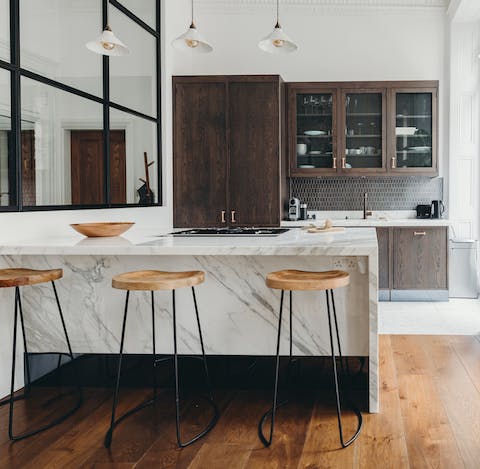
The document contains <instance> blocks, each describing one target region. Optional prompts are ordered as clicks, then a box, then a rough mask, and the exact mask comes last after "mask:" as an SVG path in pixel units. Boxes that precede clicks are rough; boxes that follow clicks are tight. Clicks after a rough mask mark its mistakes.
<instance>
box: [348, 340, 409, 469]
mask: <svg viewBox="0 0 480 469" xmlns="http://www.w3.org/2000/svg"><path fill="white" fill-rule="evenodd" d="M379 357H380V370H381V373H380V413H379V414H364V415H363V422H364V423H363V429H362V433H361V435H360V438H359V439H358V442H357V444H358V460H357V463H356V467H358V468H367V467H382V468H383V469H408V468H409V467H410V465H409V461H408V451H407V443H406V440H405V433H404V431H405V430H404V427H403V421H402V414H401V409H400V397H399V394H398V383H397V373H396V370H395V363H394V360H393V352H392V347H391V342H390V337H389V336H380V337H379Z"/></svg>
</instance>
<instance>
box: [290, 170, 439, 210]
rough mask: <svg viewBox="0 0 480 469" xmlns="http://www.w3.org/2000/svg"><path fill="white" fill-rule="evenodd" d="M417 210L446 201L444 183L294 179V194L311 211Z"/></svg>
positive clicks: (392, 179) (391, 179)
mask: <svg viewBox="0 0 480 469" xmlns="http://www.w3.org/2000/svg"><path fill="white" fill-rule="evenodd" d="M364 192H367V193H368V210H414V209H415V207H416V206H417V205H418V204H429V203H430V202H431V201H432V200H436V199H443V179H442V178H433V179H432V178H428V177H417V176H415V177H375V178H368V177H358V178H357V177H355V178H347V177H335V178H291V179H290V194H291V196H292V197H298V198H299V199H300V201H301V202H302V203H306V204H307V205H308V209H309V210H362V208H363V193H364Z"/></svg>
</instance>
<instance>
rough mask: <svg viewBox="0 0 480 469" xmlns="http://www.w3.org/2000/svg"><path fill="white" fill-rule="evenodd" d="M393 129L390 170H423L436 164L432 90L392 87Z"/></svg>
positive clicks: (417, 171)
mask: <svg viewBox="0 0 480 469" xmlns="http://www.w3.org/2000/svg"><path fill="white" fill-rule="evenodd" d="M391 100H392V101H393V104H394V117H393V119H392V121H394V124H392V126H394V128H392V134H393V135H394V139H393V138H392V139H391V142H390V143H391V145H392V147H393V148H392V149H391V150H390V153H391V160H390V171H393V172H405V173H407V172H415V173H421V172H423V171H424V172H427V173H430V172H431V171H432V169H436V167H437V158H436V128H437V127H436V118H437V109H436V107H437V100H436V89H407V88H406V89H401V90H400V89H393V90H392V97H391Z"/></svg>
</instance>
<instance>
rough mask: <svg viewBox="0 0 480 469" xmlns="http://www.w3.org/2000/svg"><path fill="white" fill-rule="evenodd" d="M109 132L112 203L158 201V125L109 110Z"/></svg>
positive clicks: (147, 202)
mask: <svg viewBox="0 0 480 469" xmlns="http://www.w3.org/2000/svg"><path fill="white" fill-rule="evenodd" d="M110 129H111V130H110V146H111V148H110V168H111V171H110V187H111V196H112V203H113V204H122V203H129V204H138V203H140V204H152V203H155V202H158V193H157V187H158V179H157V175H158V160H157V124H156V123H155V122H151V121H149V120H146V119H142V118H141V117H136V116H134V115H132V114H128V113H125V112H122V111H118V110H116V109H111V110H110ZM147 168H148V170H147ZM147 175H148V176H147Z"/></svg>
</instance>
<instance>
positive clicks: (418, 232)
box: [413, 231, 427, 236]
mask: <svg viewBox="0 0 480 469" xmlns="http://www.w3.org/2000/svg"><path fill="white" fill-rule="evenodd" d="M413 236H427V232H426V231H414V232H413Z"/></svg>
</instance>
